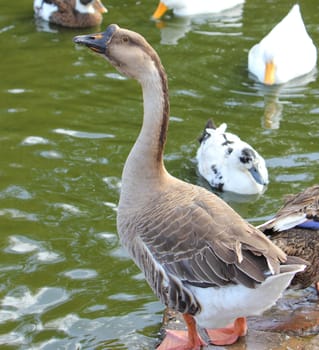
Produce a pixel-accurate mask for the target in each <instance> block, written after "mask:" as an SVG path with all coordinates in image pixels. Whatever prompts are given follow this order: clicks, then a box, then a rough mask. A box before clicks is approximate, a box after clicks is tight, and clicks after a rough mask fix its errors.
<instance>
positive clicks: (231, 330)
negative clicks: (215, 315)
mask: <svg viewBox="0 0 319 350" xmlns="http://www.w3.org/2000/svg"><path fill="white" fill-rule="evenodd" d="M206 332H207V334H208V336H209V339H210V342H211V344H214V345H230V344H234V343H236V341H237V339H238V338H239V337H242V336H245V335H246V333H247V322H246V318H244V317H239V318H237V319H236V320H235V322H234V323H233V324H231V325H229V326H227V327H225V328H218V329H206Z"/></svg>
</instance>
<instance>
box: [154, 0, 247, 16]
mask: <svg viewBox="0 0 319 350" xmlns="http://www.w3.org/2000/svg"><path fill="white" fill-rule="evenodd" d="M244 2H245V0H223V1H219V0H197V1H194V0H160V2H159V4H158V6H157V8H156V10H155V11H154V13H153V15H152V18H153V19H156V20H157V19H160V18H161V17H163V16H164V14H165V13H166V12H167V11H168V10H170V9H172V10H173V13H174V15H175V16H178V17H184V16H194V15H202V14H207V13H218V12H222V11H225V10H227V9H231V8H233V7H235V6H237V5H240V4H243V3H244Z"/></svg>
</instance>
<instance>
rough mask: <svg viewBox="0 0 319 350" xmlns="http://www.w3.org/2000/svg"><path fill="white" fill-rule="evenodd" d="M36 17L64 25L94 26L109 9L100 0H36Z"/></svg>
mask: <svg viewBox="0 0 319 350" xmlns="http://www.w3.org/2000/svg"><path fill="white" fill-rule="evenodd" d="M33 8H34V12H35V15H36V17H38V18H41V19H43V20H45V21H47V22H50V23H55V24H58V25H61V26H63V27H71V28H85V27H94V26H97V25H99V24H101V22H102V19H103V17H102V14H103V13H105V12H107V9H106V8H105V7H104V5H103V4H102V3H101V1H100V0H34V3H33Z"/></svg>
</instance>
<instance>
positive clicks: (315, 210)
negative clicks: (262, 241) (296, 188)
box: [259, 185, 319, 294]
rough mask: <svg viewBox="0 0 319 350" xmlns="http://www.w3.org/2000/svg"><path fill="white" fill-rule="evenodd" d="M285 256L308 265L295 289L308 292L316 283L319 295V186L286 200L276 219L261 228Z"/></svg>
mask: <svg viewBox="0 0 319 350" xmlns="http://www.w3.org/2000/svg"><path fill="white" fill-rule="evenodd" d="M259 228H260V229H261V230H262V231H264V232H265V233H266V234H267V235H270V239H271V240H272V241H273V242H274V243H275V244H276V245H277V246H279V247H280V248H281V249H282V250H283V251H284V252H285V253H286V254H289V255H293V256H298V257H301V258H303V259H305V260H307V261H308V262H309V266H307V268H306V270H305V271H304V272H302V273H298V274H297V275H296V276H295V277H294V279H293V280H292V282H291V285H292V287H295V288H307V287H309V286H310V285H311V284H312V283H315V285H316V289H317V292H318V294H319V185H315V186H312V187H309V188H307V189H306V190H304V191H302V192H300V193H297V194H295V195H289V196H287V197H286V200H285V203H284V205H283V207H282V208H281V209H280V210H279V211H278V212H277V213H276V215H275V216H274V218H272V219H271V220H269V221H267V222H266V223H264V224H262V225H260V226H259Z"/></svg>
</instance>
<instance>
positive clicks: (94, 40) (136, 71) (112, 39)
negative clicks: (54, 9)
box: [73, 24, 159, 82]
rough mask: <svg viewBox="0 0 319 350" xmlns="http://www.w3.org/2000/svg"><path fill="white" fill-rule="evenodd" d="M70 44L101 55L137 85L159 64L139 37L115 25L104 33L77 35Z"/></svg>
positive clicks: (155, 56) (155, 55)
mask: <svg viewBox="0 0 319 350" xmlns="http://www.w3.org/2000/svg"><path fill="white" fill-rule="evenodd" d="M73 40H74V42H75V43H77V44H82V45H85V46H87V47H88V48H90V49H91V50H92V51H94V52H96V53H98V54H100V55H102V56H103V57H104V58H105V59H106V60H108V61H109V62H110V63H111V64H112V65H113V66H114V67H115V68H116V69H117V70H118V71H119V72H120V73H121V74H124V75H125V76H127V77H130V78H134V79H136V80H138V81H140V82H142V81H143V80H144V78H146V77H147V76H149V72H150V71H152V68H153V67H154V65H157V64H159V59H158V56H157V54H156V53H155V51H154V50H153V48H152V47H151V46H150V45H149V44H148V43H147V41H146V40H145V39H144V38H143V37H142V36H141V35H140V34H138V33H135V32H132V31H130V30H127V29H123V28H120V27H119V26H118V25H117V24H111V25H109V26H108V27H107V28H106V30H105V31H104V32H101V33H96V34H89V35H79V36H76V37H75V38H74V39H73Z"/></svg>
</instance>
